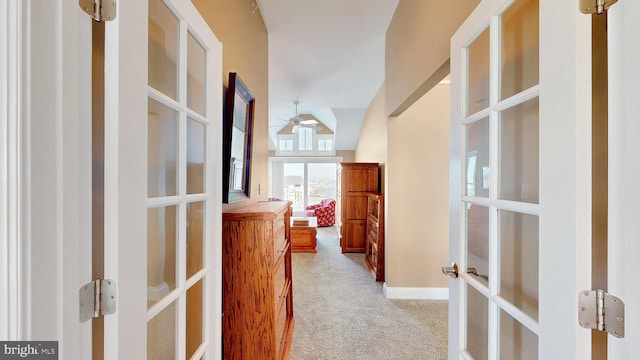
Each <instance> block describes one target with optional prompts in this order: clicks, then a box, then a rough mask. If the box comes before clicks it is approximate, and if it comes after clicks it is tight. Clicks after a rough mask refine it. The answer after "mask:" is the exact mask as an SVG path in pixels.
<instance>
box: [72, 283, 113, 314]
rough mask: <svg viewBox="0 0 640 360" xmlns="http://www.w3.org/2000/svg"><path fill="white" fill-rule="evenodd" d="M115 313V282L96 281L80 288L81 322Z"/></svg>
mask: <svg viewBox="0 0 640 360" xmlns="http://www.w3.org/2000/svg"><path fill="white" fill-rule="evenodd" d="M115 312H116V283H115V281H113V280H109V279H96V280H93V281H92V282H90V283H87V284H85V285H83V286H82V287H81V288H80V322H86V321H88V320H90V319H93V318H97V317H100V316H103V315H110V314H113V313H115Z"/></svg>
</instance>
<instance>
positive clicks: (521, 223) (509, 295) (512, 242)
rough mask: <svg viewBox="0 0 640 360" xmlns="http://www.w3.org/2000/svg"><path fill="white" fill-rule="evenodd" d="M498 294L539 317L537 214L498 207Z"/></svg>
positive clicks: (524, 310)
mask: <svg viewBox="0 0 640 360" xmlns="http://www.w3.org/2000/svg"><path fill="white" fill-rule="evenodd" d="M499 221H500V293H499V294H500V296H501V297H503V298H504V299H505V300H507V301H509V302H510V303H512V304H513V305H515V306H516V307H518V308H519V309H521V310H522V311H523V312H525V313H526V314H527V315H529V316H531V317H532V318H533V319H535V320H537V319H538V265H539V264H538V217H537V216H534V215H527V214H520V213H515V212H511V211H506V210H500V212H499Z"/></svg>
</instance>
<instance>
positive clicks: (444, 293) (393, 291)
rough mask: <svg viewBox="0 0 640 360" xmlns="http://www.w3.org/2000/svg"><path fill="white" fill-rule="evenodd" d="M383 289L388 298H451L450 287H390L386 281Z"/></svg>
mask: <svg viewBox="0 0 640 360" xmlns="http://www.w3.org/2000/svg"><path fill="white" fill-rule="evenodd" d="M382 291H383V293H384V296H385V297H386V298H387V299H407V300H408V299H411V300H449V288H427V287H389V286H387V283H384V284H383V285H382Z"/></svg>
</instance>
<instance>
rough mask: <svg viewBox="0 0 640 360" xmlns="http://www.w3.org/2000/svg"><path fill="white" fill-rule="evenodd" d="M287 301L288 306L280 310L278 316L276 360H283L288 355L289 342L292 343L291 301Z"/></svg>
mask: <svg viewBox="0 0 640 360" xmlns="http://www.w3.org/2000/svg"><path fill="white" fill-rule="evenodd" d="M283 300H285V303H286V305H285V306H283V307H282V308H281V309H280V313H279V315H278V322H276V359H282V358H283V356H284V355H285V354H286V353H288V351H287V349H288V348H289V347H290V346H291V344H288V343H287V342H288V341H291V337H290V336H289V333H290V332H291V331H290V330H291V329H289V327H290V326H291V321H290V317H289V316H288V314H289V311H288V309H287V306H289V305H288V304H289V301H286V300H287V299H283Z"/></svg>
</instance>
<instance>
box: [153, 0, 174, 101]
mask: <svg viewBox="0 0 640 360" xmlns="http://www.w3.org/2000/svg"><path fill="white" fill-rule="evenodd" d="M178 34H179V24H178V19H177V18H176V17H175V15H173V13H172V12H171V10H169V8H167V6H166V5H165V4H164V2H163V1H162V0H149V71H148V73H149V86H151V87H152V88H154V89H156V90H158V91H160V92H162V93H163V94H165V95H167V96H169V97H171V98H173V99H178Z"/></svg>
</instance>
